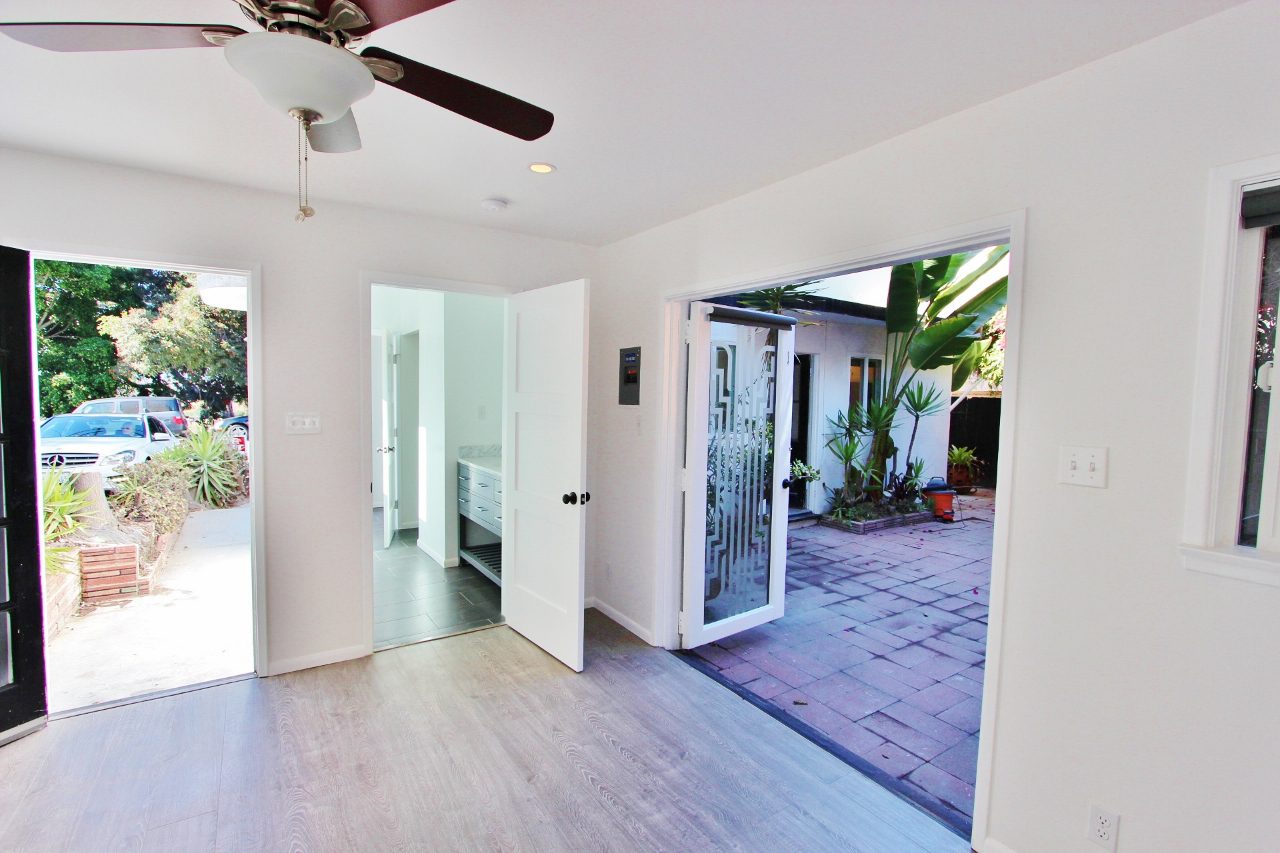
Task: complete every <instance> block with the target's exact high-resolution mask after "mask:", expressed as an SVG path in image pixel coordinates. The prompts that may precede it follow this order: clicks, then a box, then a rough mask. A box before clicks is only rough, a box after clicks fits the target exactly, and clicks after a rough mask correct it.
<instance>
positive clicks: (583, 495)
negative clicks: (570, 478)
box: [582, 492, 591, 504]
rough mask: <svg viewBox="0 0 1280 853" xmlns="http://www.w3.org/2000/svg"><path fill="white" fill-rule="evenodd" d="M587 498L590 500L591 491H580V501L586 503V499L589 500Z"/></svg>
mask: <svg viewBox="0 0 1280 853" xmlns="http://www.w3.org/2000/svg"><path fill="white" fill-rule="evenodd" d="M589 500H591V493H590V492H583V493H582V502H583V503H584V504H585V503H586V502H587V501H589Z"/></svg>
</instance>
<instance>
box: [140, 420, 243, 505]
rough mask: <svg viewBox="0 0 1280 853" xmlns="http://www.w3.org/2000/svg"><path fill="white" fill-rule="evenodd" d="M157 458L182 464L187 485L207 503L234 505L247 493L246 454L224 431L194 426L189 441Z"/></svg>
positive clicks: (196, 495) (203, 502) (200, 500)
mask: <svg viewBox="0 0 1280 853" xmlns="http://www.w3.org/2000/svg"><path fill="white" fill-rule="evenodd" d="M155 458H157V459H165V460H171V461H173V462H175V463H176V464H178V465H180V466H181V467H182V469H183V470H184V471H185V472H186V475H187V488H189V489H190V490H191V493H192V494H193V495H194V496H195V499H196V500H197V501H199V502H200V503H202V504H204V505H205V506H211V507H225V506H231V505H232V504H234V503H235V502H236V501H238V500H239V499H240V498H241V496H243V495H244V467H245V463H244V457H243V456H241V454H240V451H238V450H236V448H235V447H234V446H232V444H231V442H230V441H228V440H227V437H226V435H224V434H223V433H221V432H215V431H213V430H211V429H209V428H208V427H205V426H201V425H199V424H196V425H193V426H192V428H191V432H190V434H189V435H188V437H187V439H186V440H185V441H183V442H182V443H181V444H179V445H177V446H175V447H171V448H170V449H168V450H166V451H164V452H163V453H161V454H159V455H158V456H156V457H155Z"/></svg>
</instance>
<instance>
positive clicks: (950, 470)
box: [947, 465, 973, 495]
mask: <svg viewBox="0 0 1280 853" xmlns="http://www.w3.org/2000/svg"><path fill="white" fill-rule="evenodd" d="M947 482H948V483H950V484H951V488H953V489H955V490H956V491H957V492H959V493H960V494H962V495H968V494H972V493H973V472H972V471H970V470H969V466H967V465H948V466H947Z"/></svg>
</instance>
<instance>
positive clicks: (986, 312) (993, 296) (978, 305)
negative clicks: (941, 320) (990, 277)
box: [956, 275, 1009, 327]
mask: <svg viewBox="0 0 1280 853" xmlns="http://www.w3.org/2000/svg"><path fill="white" fill-rule="evenodd" d="M1008 298H1009V276H1007V275H1006V276H1004V277H1003V278H1001V279H1000V280H998V281H993V282H992V283H991V284H989V285H987V286H986V287H984V288H983V289H982V291H981V292H980V293H978V295H976V296H974V297H973V298H972V299H970V300H969V301H968V302H966V303H965V304H963V305H961V306H960V307H959V308H958V309H956V314H957V315H960V314H972V315H974V316H975V317H977V318H978V319H977V325H978V327H982V326H985V325H986V324H987V322H988V321H989V320H990V319H991V318H992V317H994V316H995V315H996V312H997V311H999V310H1000V309H1001V308H1003V307H1004V303H1005V301H1006V300H1008Z"/></svg>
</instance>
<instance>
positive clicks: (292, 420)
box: [284, 412, 320, 435]
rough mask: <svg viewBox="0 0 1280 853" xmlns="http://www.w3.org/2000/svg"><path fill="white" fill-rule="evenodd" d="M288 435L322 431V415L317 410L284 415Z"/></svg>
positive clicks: (312, 433) (313, 433)
mask: <svg viewBox="0 0 1280 853" xmlns="http://www.w3.org/2000/svg"><path fill="white" fill-rule="evenodd" d="M284 431H285V434H287V435H315V434H316V433H318V432H319V431H320V415H318V414H317V413H315V412H289V414H287V415H285V416H284Z"/></svg>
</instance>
